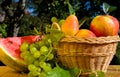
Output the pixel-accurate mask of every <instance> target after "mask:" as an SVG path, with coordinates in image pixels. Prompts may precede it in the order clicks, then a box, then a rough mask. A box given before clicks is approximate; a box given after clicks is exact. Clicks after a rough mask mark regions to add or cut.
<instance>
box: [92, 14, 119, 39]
mask: <svg viewBox="0 0 120 77" xmlns="http://www.w3.org/2000/svg"><path fill="white" fill-rule="evenodd" d="M90 30H91V31H92V32H94V33H95V35H96V36H97V37H100V36H115V35H118V31H119V21H118V20H117V19H116V18H115V17H113V16H110V15H98V16H96V17H94V18H93V20H92V21H91V23H90Z"/></svg>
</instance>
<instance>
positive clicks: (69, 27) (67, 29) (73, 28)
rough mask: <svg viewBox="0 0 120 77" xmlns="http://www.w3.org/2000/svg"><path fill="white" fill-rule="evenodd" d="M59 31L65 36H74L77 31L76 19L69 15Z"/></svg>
mask: <svg viewBox="0 0 120 77" xmlns="http://www.w3.org/2000/svg"><path fill="white" fill-rule="evenodd" d="M61 30H62V32H63V33H65V35H69V36H74V35H75V34H76V33H77V32H78V30H79V23H78V19H77V17H76V16H75V15H73V14H72V15H69V16H68V17H67V18H66V19H65V21H64V22H63V24H62V25H61Z"/></svg>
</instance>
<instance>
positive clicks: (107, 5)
mask: <svg viewBox="0 0 120 77" xmlns="http://www.w3.org/2000/svg"><path fill="white" fill-rule="evenodd" d="M109 8H110V5H109V4H107V3H105V2H104V3H103V11H104V13H105V14H108V10H109Z"/></svg>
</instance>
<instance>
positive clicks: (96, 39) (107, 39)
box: [60, 36, 120, 44]
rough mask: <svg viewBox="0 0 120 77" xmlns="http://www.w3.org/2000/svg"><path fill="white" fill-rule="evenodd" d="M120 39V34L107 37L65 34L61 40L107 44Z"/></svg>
mask: <svg viewBox="0 0 120 77" xmlns="http://www.w3.org/2000/svg"><path fill="white" fill-rule="evenodd" d="M118 41H120V38H119V36H106V37H76V36H65V37H63V38H62V39H61V40H60V42H74V43H87V44H105V43H113V42H118Z"/></svg>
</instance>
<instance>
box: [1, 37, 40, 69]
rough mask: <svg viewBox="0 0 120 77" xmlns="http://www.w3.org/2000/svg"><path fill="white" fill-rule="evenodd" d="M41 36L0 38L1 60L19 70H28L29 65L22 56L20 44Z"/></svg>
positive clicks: (30, 41)
mask: <svg viewBox="0 0 120 77" xmlns="http://www.w3.org/2000/svg"><path fill="white" fill-rule="evenodd" d="M38 38H39V36H23V37H8V38H1V39H0V60H1V61H2V62H3V63H4V64H5V65H7V66H9V67H11V68H13V69H15V70H17V71H27V65H26V63H25V62H24V60H23V59H22V58H21V57H20V53H21V52H20V45H21V44H22V43H23V42H28V43H32V42H34V41H35V40H37V39H38Z"/></svg>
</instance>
